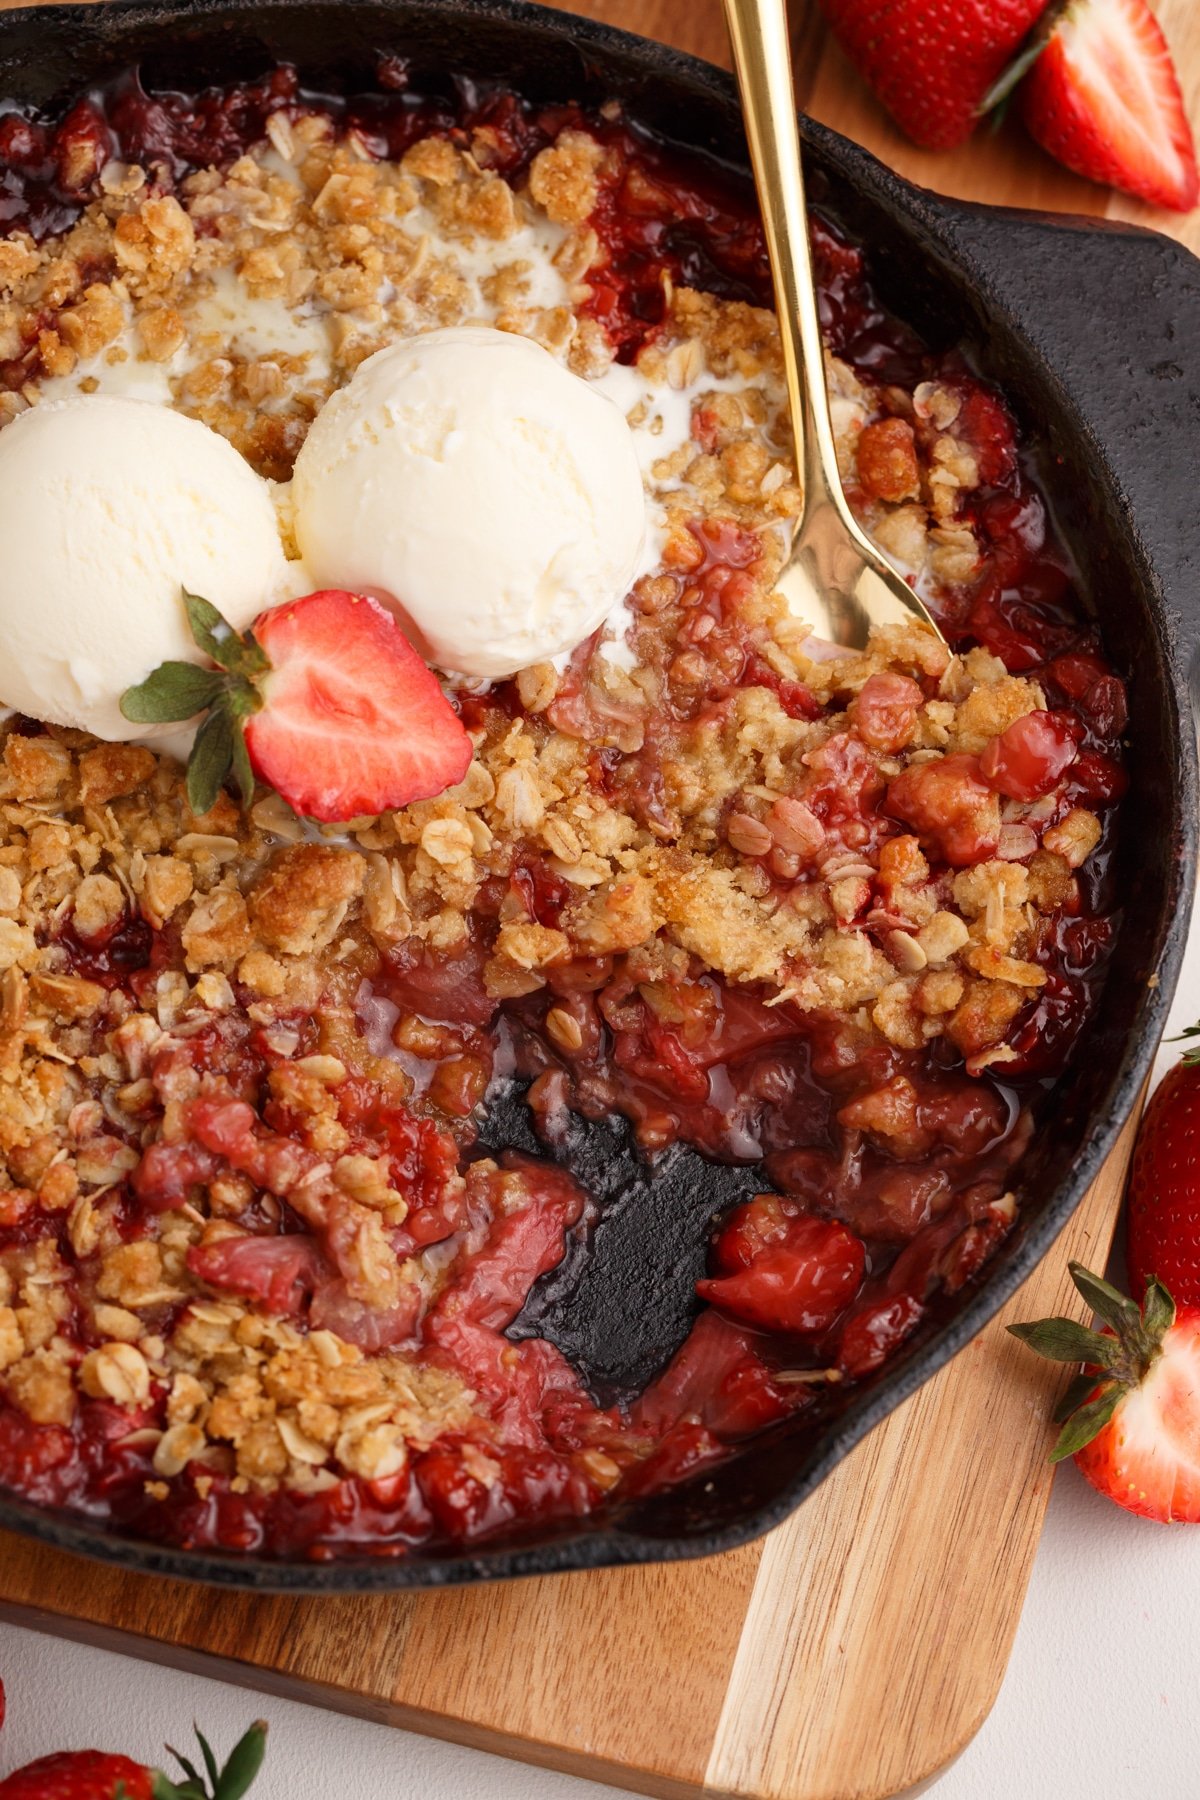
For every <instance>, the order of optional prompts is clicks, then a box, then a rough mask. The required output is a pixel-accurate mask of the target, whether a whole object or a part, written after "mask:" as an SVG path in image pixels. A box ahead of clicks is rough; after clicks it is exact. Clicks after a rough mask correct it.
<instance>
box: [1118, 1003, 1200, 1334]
mask: <svg viewBox="0 0 1200 1800" xmlns="http://www.w3.org/2000/svg"><path fill="white" fill-rule="evenodd" d="M1185 1035H1186V1036H1188V1037H1191V1036H1193V1035H1200V1027H1197V1026H1193V1027H1192V1029H1191V1031H1189V1032H1187V1033H1185ZM1126 1218H1127V1230H1128V1255H1129V1278H1130V1280H1131V1281H1132V1282H1133V1284H1134V1286H1135V1289H1136V1288H1140V1287H1142V1286H1144V1285H1145V1283H1146V1282H1147V1281H1149V1280H1150V1278H1151V1276H1157V1278H1158V1280H1159V1281H1162V1282H1165V1283H1166V1285H1167V1287H1169V1288H1170V1290H1171V1292H1172V1294H1174V1296H1175V1298H1176V1299H1177V1300H1178V1301H1179V1303H1180V1304H1181V1305H1183V1304H1187V1305H1190V1306H1200V1051H1191V1052H1189V1054H1188V1055H1186V1056H1185V1057H1184V1058H1183V1060H1182V1061H1181V1062H1178V1063H1176V1065H1175V1067H1174V1068H1173V1069H1172V1070H1171V1071H1170V1072H1169V1073H1168V1074H1167V1075H1166V1076H1165V1077H1164V1079H1163V1080H1162V1081H1161V1082H1160V1083H1159V1086H1158V1088H1157V1089H1156V1091H1155V1093H1154V1097H1153V1099H1152V1100H1151V1102H1150V1104H1149V1106H1148V1107H1147V1108H1146V1116H1145V1118H1144V1119H1143V1120H1142V1126H1141V1130H1140V1131H1139V1132H1138V1140H1137V1148H1136V1149H1135V1150H1134V1153H1133V1166H1132V1168H1131V1170H1130V1174H1129V1193H1128V1198H1127V1214H1126Z"/></svg>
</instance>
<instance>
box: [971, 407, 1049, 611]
mask: <svg viewBox="0 0 1200 1800" xmlns="http://www.w3.org/2000/svg"><path fill="white" fill-rule="evenodd" d="M950 385H951V386H952V387H953V388H955V389H956V390H957V392H958V395H959V400H960V405H959V410H958V415H957V417H956V418H955V419H954V421H953V423H952V425H951V428H950V429H951V431H952V432H953V435H954V437H955V439H956V440H957V441H958V442H959V443H963V444H966V446H967V447H968V449H970V450H972V451H973V452H974V454H975V461H976V464H977V465H978V469H979V479H980V482H981V483H985V484H994V483H995V482H998V481H1003V480H1004V479H1005V478H1006V477H1007V476H1008V475H1010V474H1011V473H1012V469H1013V466H1014V464H1015V462H1016V457H1017V431H1016V426H1015V425H1014V423H1013V417H1012V414H1011V413H1010V412H1009V410H1008V408H1007V406H1006V405H1005V404H1004V402H1003V400H1002V399H1001V398H1000V396H999V394H997V393H996V391H995V390H994V389H993V388H990V387H987V386H986V385H985V384H984V383H983V382H982V381H972V380H970V379H968V378H967V377H965V376H960V377H959V378H958V379H957V381H953V382H951V383H950ZM996 504H997V503H993V506H992V507H990V508H987V509H985V512H984V518H985V520H987V521H988V522H989V523H990V522H993V521H994V523H995V525H996V526H998V527H999V528H998V529H996V530H995V537H996V539H997V540H998V542H999V543H1001V544H1002V545H1004V546H1005V548H1006V549H1007V548H1008V546H1012V548H1013V550H1015V552H1016V554H1017V555H1018V556H1021V555H1022V553H1023V551H1024V548H1025V546H1024V543H1023V541H1022V540H1023V538H1025V537H1027V536H1028V535H1029V534H1030V531H1031V528H1032V527H1033V526H1034V525H1035V520H1031V519H1030V518H1028V517H1027V516H1026V515H1027V512H1028V510H1029V503H1028V502H1025V503H1023V502H1022V501H1021V500H1018V499H1011V500H1010V499H1009V498H1008V497H1007V496H1005V497H1004V499H1003V500H1002V501H1000V502H999V504H1000V505H1001V506H1002V507H1003V508H1004V513H1003V515H1002V516H1001V517H1000V518H999V519H997V518H996V513H995V505H996ZM1033 504H1034V506H1035V507H1037V508H1038V509H1039V512H1038V515H1037V516H1038V517H1040V506H1041V502H1040V501H1039V500H1037V497H1036V496H1034V500H1033ZM1016 572H1017V571H1016V570H1015V569H1014V570H1013V571H1012V573H1013V574H1014V575H1015V574H1016Z"/></svg>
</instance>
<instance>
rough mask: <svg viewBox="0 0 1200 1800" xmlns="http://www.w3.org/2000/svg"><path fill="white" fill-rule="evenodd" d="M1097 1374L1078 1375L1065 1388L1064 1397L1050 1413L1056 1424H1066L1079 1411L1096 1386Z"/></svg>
mask: <svg viewBox="0 0 1200 1800" xmlns="http://www.w3.org/2000/svg"><path fill="white" fill-rule="evenodd" d="M1096 1379H1097V1378H1096V1376H1095V1375H1087V1374H1083V1375H1076V1376H1075V1378H1074V1379H1073V1380H1072V1381H1069V1382H1068V1383H1067V1385H1066V1387H1065V1388H1064V1389H1063V1395H1062V1399H1061V1400H1060V1401H1059V1403H1058V1405H1057V1406H1056V1407H1055V1409H1054V1411H1053V1412H1052V1413H1051V1414H1050V1418H1051V1421H1052V1423H1053V1424H1055V1425H1065V1424H1066V1422H1067V1420H1068V1419H1069V1418H1070V1416H1071V1414H1072V1413H1073V1412H1077V1411H1078V1410H1079V1408H1080V1407H1081V1406H1082V1405H1083V1403H1084V1401H1085V1400H1086V1399H1087V1398H1088V1397H1089V1395H1090V1394H1091V1392H1092V1389H1093V1388H1094V1387H1095V1386H1096Z"/></svg>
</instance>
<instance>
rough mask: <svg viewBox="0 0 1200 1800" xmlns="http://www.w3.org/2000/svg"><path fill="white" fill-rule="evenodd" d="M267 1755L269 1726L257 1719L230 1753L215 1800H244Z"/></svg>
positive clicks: (262, 1720)
mask: <svg viewBox="0 0 1200 1800" xmlns="http://www.w3.org/2000/svg"><path fill="white" fill-rule="evenodd" d="M266 1754H267V1724H266V1720H265V1719H257V1720H256V1721H255V1722H254V1724H253V1725H251V1727H250V1729H249V1731H247V1732H246V1734H245V1736H244V1737H241V1738H239V1740H238V1742H237V1743H236V1744H235V1745H234V1747H233V1749H232V1750H231V1751H230V1753H229V1756H228V1759H227V1760H226V1763H225V1767H224V1768H223V1769H222V1770H221V1775H220V1779H219V1780H218V1781H217V1782H216V1784H215V1785H214V1787H213V1800H242V1795H243V1794H245V1793H246V1792H247V1791H248V1789H249V1787H250V1784H251V1783H252V1782H253V1780H254V1778H255V1776H256V1775H257V1774H258V1771H259V1770H260V1769H261V1768H262V1765H263V1758H264V1757H265V1756H266Z"/></svg>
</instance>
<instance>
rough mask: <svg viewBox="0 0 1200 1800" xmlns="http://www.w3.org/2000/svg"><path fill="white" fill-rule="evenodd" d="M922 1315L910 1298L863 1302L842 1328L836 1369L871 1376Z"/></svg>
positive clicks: (886, 1297) (887, 1296)
mask: <svg viewBox="0 0 1200 1800" xmlns="http://www.w3.org/2000/svg"><path fill="white" fill-rule="evenodd" d="M924 1312H925V1308H924V1306H923V1305H922V1304H921V1302H920V1301H919V1300H918V1299H917V1298H916V1297H915V1295H913V1294H885V1295H884V1296H883V1297H882V1298H881V1299H878V1300H868V1301H864V1303H863V1305H862V1306H860V1307H857V1308H856V1309H855V1311H854V1312H852V1313H850V1314H849V1316H848V1317H847V1319H846V1321H845V1323H844V1324H843V1326H842V1332H841V1340H840V1343H839V1346H838V1357H837V1361H838V1368H839V1369H841V1371H842V1373H843V1374H845V1375H849V1376H852V1377H858V1376H861V1375H869V1374H871V1372H872V1371H873V1370H875V1369H878V1368H880V1367H881V1366H882V1364H883V1363H885V1362H886V1361H887V1360H888V1358H889V1357H890V1356H892V1355H893V1354H894V1353H895V1351H896V1350H898V1349H899V1347H900V1345H901V1344H902V1343H903V1342H904V1340H905V1338H906V1337H909V1336H910V1335H911V1334H912V1332H914V1331H915V1330H916V1328H917V1326H918V1325H919V1324H920V1322H921V1319H922V1317H923V1316H924Z"/></svg>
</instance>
